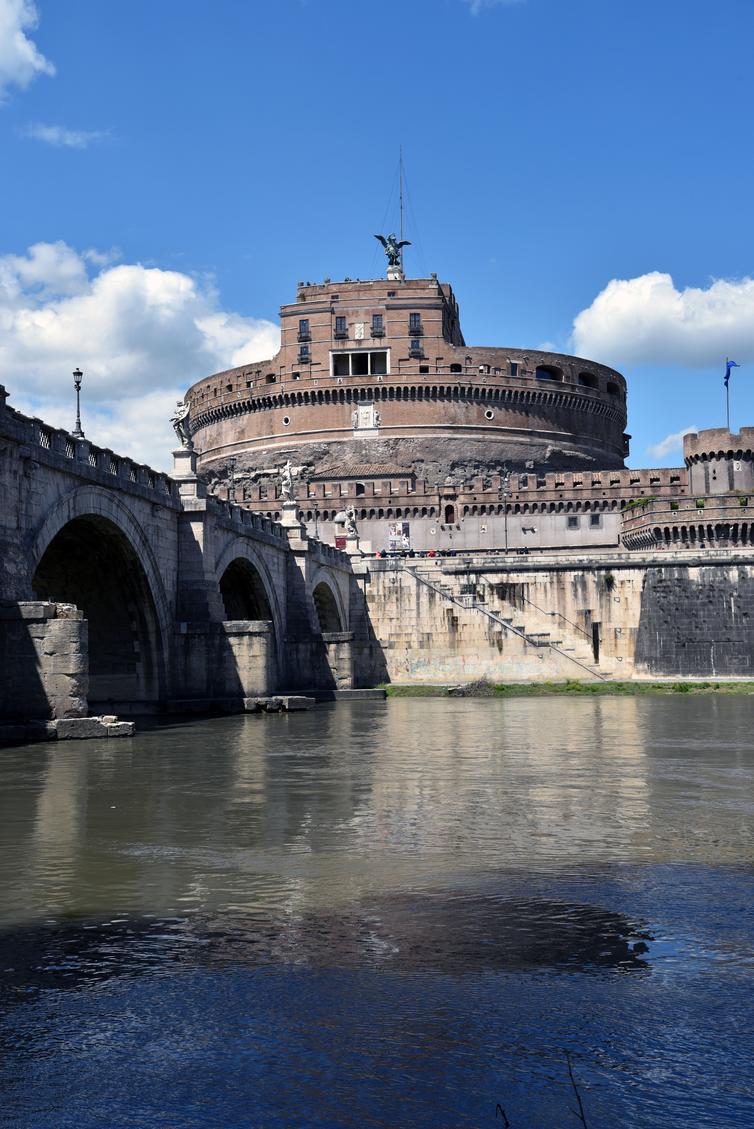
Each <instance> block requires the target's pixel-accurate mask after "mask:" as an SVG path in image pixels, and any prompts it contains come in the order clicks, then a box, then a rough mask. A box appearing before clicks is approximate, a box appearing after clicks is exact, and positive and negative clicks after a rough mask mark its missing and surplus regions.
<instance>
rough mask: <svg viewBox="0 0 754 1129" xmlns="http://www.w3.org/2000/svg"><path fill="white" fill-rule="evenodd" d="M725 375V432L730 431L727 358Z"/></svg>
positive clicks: (726, 359)
mask: <svg viewBox="0 0 754 1129" xmlns="http://www.w3.org/2000/svg"><path fill="white" fill-rule="evenodd" d="M725 373H726V378H727V379H726V381H725V422H726V427H727V430H728V431H730V388H729V384H730V369H729V368H728V358H727V357H726V358H725Z"/></svg>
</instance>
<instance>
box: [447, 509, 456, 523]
mask: <svg viewBox="0 0 754 1129" xmlns="http://www.w3.org/2000/svg"><path fill="white" fill-rule="evenodd" d="M455 523H456V508H455V506H453V505H450V504H449V505H447V506H446V507H445V525H455Z"/></svg>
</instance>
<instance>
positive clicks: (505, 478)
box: [500, 465, 511, 553]
mask: <svg viewBox="0 0 754 1129" xmlns="http://www.w3.org/2000/svg"><path fill="white" fill-rule="evenodd" d="M510 481H511V472H510V470H509V469H508V467H507V466H505V465H503V467H502V473H501V475H500V492H501V494H502V495H503V522H504V525H505V552H506V553H507V552H508V501H507V498H508V489H509V487H510Z"/></svg>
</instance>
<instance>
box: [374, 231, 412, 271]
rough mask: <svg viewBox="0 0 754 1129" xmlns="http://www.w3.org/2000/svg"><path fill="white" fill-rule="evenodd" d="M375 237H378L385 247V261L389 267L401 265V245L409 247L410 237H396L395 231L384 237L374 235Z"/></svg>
mask: <svg viewBox="0 0 754 1129" xmlns="http://www.w3.org/2000/svg"><path fill="white" fill-rule="evenodd" d="M375 239H379V241H380V243H381V244H382V246H383V247H384V248H385V254H386V255H387V263H388V266H389V267H399V266H400V265H401V247H410V246H411V240H410V239H398V238H397V237H396V234H395V232H392V233H391V234H390V235H388V236H387V237H385V236H384V235H375Z"/></svg>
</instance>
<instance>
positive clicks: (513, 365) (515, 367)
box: [510, 361, 518, 376]
mask: <svg viewBox="0 0 754 1129" xmlns="http://www.w3.org/2000/svg"><path fill="white" fill-rule="evenodd" d="M510 366H511V376H518V361H511V362H510Z"/></svg>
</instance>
